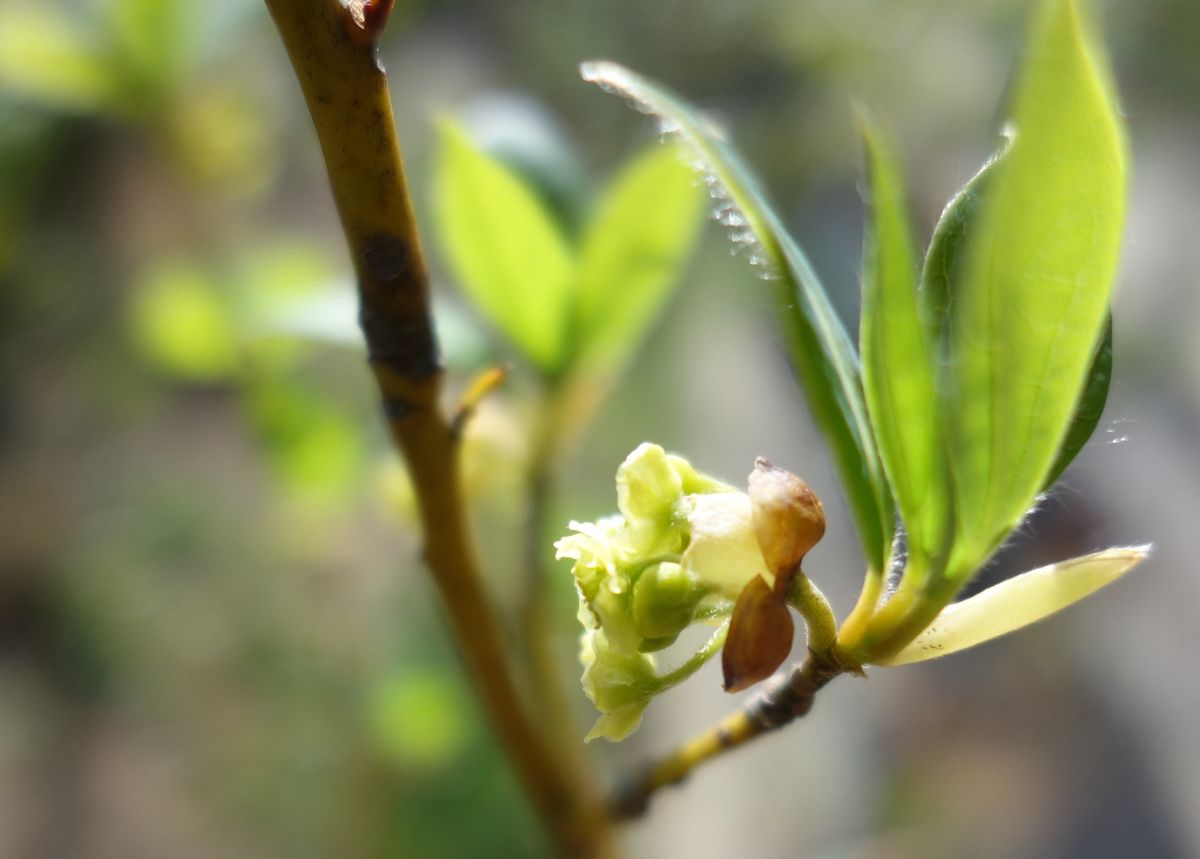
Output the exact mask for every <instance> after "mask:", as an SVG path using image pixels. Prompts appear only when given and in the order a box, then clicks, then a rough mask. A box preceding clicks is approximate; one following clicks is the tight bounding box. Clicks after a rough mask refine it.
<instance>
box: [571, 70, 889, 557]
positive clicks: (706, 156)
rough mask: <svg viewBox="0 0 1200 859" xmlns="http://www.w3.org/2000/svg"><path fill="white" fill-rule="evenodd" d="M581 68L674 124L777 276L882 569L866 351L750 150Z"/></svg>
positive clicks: (879, 480) (880, 480)
mask: <svg viewBox="0 0 1200 859" xmlns="http://www.w3.org/2000/svg"><path fill="white" fill-rule="evenodd" d="M581 71H582V74H583V77H584V79H585V80H587V81H590V82H593V83H596V84H598V85H599V86H600V87H601V88H602V89H604V90H605V91H607V92H612V93H616V94H619V95H622V96H624V97H625V98H626V99H628V100H629V101H630V102H632V103H633V105H634V106H635V107H636V108H637V109H638V110H641V111H642V112H645V113H650V114H654V115H655V116H657V117H658V118H659V122H660V126H661V127H662V128H663V130H664V131H668V132H672V133H674V134H676V135H677V136H678V138H679V139H680V140H681V141H682V142H683V143H684V144H685V145H686V146H687V148H688V149H689V151H690V155H691V156H692V158H693V159H694V161H695V163H696V167H697V169H698V170H699V171H700V172H701V174H702V175H703V177H704V179H705V182H706V183H707V184H708V185H709V190H710V194H711V195H712V196H713V197H714V199H715V200H716V201H717V205H718V209H717V216H718V219H719V220H720V221H722V223H724V224H725V225H726V226H728V227H730V230H731V237H732V238H733V239H734V241H735V242H737V243H739V244H744V245H746V246H747V249H748V252H749V253H750V255H751V260H752V262H753V263H754V264H755V265H757V266H759V267H760V269H761V270H762V271H763V272H764V273H765V274H766V275H767V277H768V279H769V281H770V283H771V285H772V288H773V290H774V292H775V297H776V300H777V304H778V307H779V318H780V320H781V323H782V326H783V333H784V336H785V338H786V341H787V346H788V350H789V354H790V357H791V360H792V364H793V366H794V367H795V369H796V372H797V374H798V375H799V377H800V379H801V381H802V382H803V385H804V390H805V394H806V396H807V399H808V405H809V408H810V409H811V411H812V414H813V418H814V419H815V421H816V423H817V425H818V426H819V427H820V428H821V431H822V432H823V433H824V434H825V437H826V440H827V442H828V443H829V445H830V447H831V448H832V451H833V457H834V461H835V462H836V463H837V466H838V470H839V473H840V476H841V478H842V483H843V488H844V490H845V492H846V495H847V498H848V500H849V502H850V508H851V510H852V511H853V513H854V517H855V520H856V523H857V525H858V529H859V534H860V536H861V539H862V541H863V548H864V551H865V553H866V556H867V561H868V564H869V565H870V566H871V567H872V568H873V569H874V570H875V571H876V572H878V571H879V570H881V569H883V567H884V566H885V564H886V560H887V554H888V552H889V551H890V548H891V538H892V530H893V514H892V509H891V496H890V494H889V492H888V488H887V481H886V479H885V477H884V474H883V468H882V466H881V465H880V462H879V455H878V453H877V452H876V449H875V443H874V440H873V438H872V435H871V429H870V424H869V422H868V419H867V411H866V406H865V404H864V403H863V395H862V381H861V379H860V376H859V367H858V357H857V355H856V354H855V350H854V346H853V344H852V343H851V341H850V338H849V337H848V336H847V334H846V331H845V328H844V327H843V326H842V324H841V321H840V320H839V319H838V317H837V314H836V313H835V312H834V310H833V307H832V306H831V305H830V303H829V299H828V297H827V296H826V295H825V291H824V289H823V287H822V286H821V284H820V282H819V281H818V279H817V276H816V274H815V273H814V272H813V270H812V267H811V266H810V265H809V262H808V260H807V259H806V258H805V256H804V253H803V252H802V251H801V250H800V248H799V247H798V246H797V245H796V243H795V242H794V241H793V240H792V238H791V237H790V236H789V235H788V234H787V232H786V231H785V230H784V229H783V226H782V224H781V222H780V220H779V217H778V216H777V215H776V214H775V213H774V211H773V210H772V209H771V207H770V205H769V204H768V203H767V201H766V199H765V197H764V196H763V194H762V192H761V191H760V190H759V188H758V183H757V182H756V180H755V179H754V177H753V175H752V174H751V172H750V171H749V170H748V169H747V168H746V167H745V166H744V165H743V163H742V161H741V158H740V157H739V156H738V155H737V153H736V152H735V151H734V150H733V148H732V147H731V146H730V145H729V144H728V143H726V142H725V141H724V140H723V139H722V138H721V136H720V134H719V133H718V132H716V131H715V130H714V129H713V128H712V126H711V125H710V124H709V123H708V122H707V121H706V120H705V119H704V118H703V117H701V116H700V115H699V114H698V113H697V112H696V111H695V109H693V108H692V107H690V106H689V105H687V104H686V103H685V102H684V101H682V100H681V99H680V98H679V97H678V96H676V95H674V94H672V93H670V92H668V91H667V90H666V89H664V88H662V87H661V86H659V85H658V84H655V83H652V82H651V81H649V80H647V79H645V78H643V77H641V76H639V75H637V74H635V73H634V72H631V71H630V70H629V69H626V68H624V67H622V66H619V65H617V64H615V63H608V62H595V63H585V64H584V65H583V67H582V69H581Z"/></svg>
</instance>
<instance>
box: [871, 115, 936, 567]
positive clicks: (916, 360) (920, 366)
mask: <svg viewBox="0 0 1200 859" xmlns="http://www.w3.org/2000/svg"><path fill="white" fill-rule="evenodd" d="M863 139H864V142H865V144H866V151H867V163H868V173H869V176H870V197H869V201H868V204H869V205H868V210H869V215H868V229H867V235H866V239H865V241H864V247H863V308H862V320H861V331H860V334H859V348H860V349H861V350H862V363H863V367H862V374H863V389H864V391H865V393H866V402H867V410H868V412H869V413H870V416H871V425H872V427H873V428H874V431H875V439H876V442H877V443H878V445H879V454H880V457H881V458H882V460H883V465H884V467H885V469H886V471H887V476H888V479H889V481H890V482H891V487H892V494H893V496H894V497H895V499H896V506H897V507H898V508H899V510H900V518H901V519H902V520H903V522H904V526H905V530H906V533H907V537H908V549H909V554H910V556H911V557H913V558H914V559H915V560H917V561H918V563H921V564H924V563H925V562H926V561H927V560H928V559H929V558H932V557H934V556H937V555H940V554H941V553H942V551H943V547H944V544H945V542H946V540H947V537H948V533H949V528H950V510H951V507H950V497H951V484H950V473H949V466H948V463H947V461H946V454H945V446H944V443H943V440H942V432H941V416H940V414H939V410H938V398H937V393H936V390H935V388H934V365H933V362H932V360H931V356H930V347H929V343H928V342H927V339H926V331H925V329H924V326H923V325H922V321H921V314H920V311H919V309H918V299H917V263H916V259H915V257H914V255H913V250H912V234H911V230H910V228H909V224H908V214H907V212H906V202H905V193H904V184H903V180H902V178H901V174H900V171H899V170H898V169H897V166H896V163H895V159H894V158H893V156H892V154H891V152H890V151H889V149H888V147H887V145H886V143H885V142H884V140H883V139H882V138H881V137H880V135H879V134H878V133H877V132H876V131H875V130H874V129H873V128H872V127H871V126H870V124H869V123H868V122H866V121H864V123H863Z"/></svg>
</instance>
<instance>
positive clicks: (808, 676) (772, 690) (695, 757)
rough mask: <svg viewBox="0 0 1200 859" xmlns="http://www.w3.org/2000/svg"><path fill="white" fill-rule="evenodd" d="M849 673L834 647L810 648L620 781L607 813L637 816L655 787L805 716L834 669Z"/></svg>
mask: <svg viewBox="0 0 1200 859" xmlns="http://www.w3.org/2000/svg"><path fill="white" fill-rule="evenodd" d="M848 672H849V673H853V672H855V669H853V668H848V667H846V666H844V665H843V664H842V663H841V662H839V661H838V659H837V656H836V651H835V650H833V649H830V650H827V651H826V652H825V654H824V655H818V654H816V653H813V652H812V651H810V652H809V654H808V658H807V659H805V660H804V662H802V663H800V664H799V665H796V666H794V667H793V668H792V669H791V670H790V671H788V672H786V673H784V674H778V675H776V676H775V677H774V678H772V679H771V680H770V681H768V682H767V684H766V685H765V687H764V688H763V690H762V691H761V692H760V693H759V694H758V695H756V696H755V697H754V698H753V699H752V700H751V701H750V702H749V703H748V704H747V705H746V707H745V708H744V709H742V710H739V711H738V712H736V713H733V714H731V715H729V716H727V717H726V718H725V719H723V720H722V721H720V722H718V723H717V724H716V725H714V726H713V727H711V728H709V729H708V730H707V731H705V732H704V733H702V734H699V735H698V736H696V737H693V738H692V739H691V740H689V741H688V742H686V743H684V744H683V745H682V746H680V747H679V748H678V749H676V750H675V751H674V752H672V753H671V754H669V755H667V756H666V757H664V758H661V759H660V760H658V761H655V762H653V763H650V764H648V765H647V766H645V767H643V768H642V769H641V770H640V771H638V772H637V773H635V774H634V776H633V777H632V778H631V779H629V780H628V781H626V782H624V783H622V784H619V785H618V786H617V789H616V790H615V791H614V792H613V796H612V797H611V800H610V802H609V813H610V814H611V815H612V817H613V819H614V820H632V819H635V818H638V817H641V816H642V815H643V814H645V813H646V809H647V808H648V807H649V805H650V800H651V799H652V798H653V796H654V794H655V793H657V792H658V791H659V790H660V789H662V788H664V787H670V786H671V785H675V784H679V782H681V781H683V780H684V779H685V778H687V777H688V776H689V775H690V774H691V772H692V771H693V770H694V769H696V767H698V766H700V764H702V763H704V762H705V761H708V760H711V759H713V758H715V757H717V756H718V755H720V754H723V753H724V752H727V751H730V750H731V749H736V748H738V747H739V746H742V745H744V744H745V743H748V742H749V741H750V740H753V739H754V738H755V737H760V736H762V735H763V734H768V733H771V732H772V731H776V730H778V729H779V728H782V727H783V726H784V725H787V724H789V723H791V722H793V721H794V720H796V719H799V718H801V717H803V716H805V715H807V713H808V711H809V710H811V709H812V705H813V701H814V699H815V697H816V694H817V692H818V691H819V690H820V689H821V688H822V687H824V686H825V684H827V683H828V682H829V681H830V680H832V679H833V678H835V677H837V676H838V675H839V674H845V673H848Z"/></svg>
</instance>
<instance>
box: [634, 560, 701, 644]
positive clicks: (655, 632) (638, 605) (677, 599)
mask: <svg viewBox="0 0 1200 859" xmlns="http://www.w3.org/2000/svg"><path fill="white" fill-rule="evenodd" d="M703 595H704V592H703V589H702V588H701V587H699V586H698V584H697V582H696V580H695V579H694V578H692V576H691V575H690V574H689V573H688V572H687V571H686V570H685V569H684V568H683V567H681V566H680V565H679V564H672V563H664V564H656V565H655V566H653V567H651V568H650V569H648V570H646V571H645V572H643V573H642V574H641V575H640V576H639V577H638V580H637V584H635V585H634V586H633V622H634V625H636V626H637V630H638V632H639V633H640V634H641V635H642V637H643V638H646V639H674V637H675V636H676V635H678V634H679V633H680V632H682V631H683V630H684V629H686V628H687V626H688V624H690V623H691V622H692V615H693V614H694V613H695V610H696V603H698V602H699V601H700V598H701V597H702V596H703ZM667 643H668V644H669V643H670V642H669V641H668V642H667Z"/></svg>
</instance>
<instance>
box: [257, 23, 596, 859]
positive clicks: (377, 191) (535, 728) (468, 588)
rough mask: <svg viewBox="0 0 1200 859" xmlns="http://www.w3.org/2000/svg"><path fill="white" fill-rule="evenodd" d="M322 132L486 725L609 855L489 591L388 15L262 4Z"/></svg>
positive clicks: (568, 824)
mask: <svg viewBox="0 0 1200 859" xmlns="http://www.w3.org/2000/svg"><path fill="white" fill-rule="evenodd" d="M265 2H266V5H267V8H268V9H269V10H270V12H271V15H272V17H273V18H274V19H275V23H276V26H277V27H278V29H279V33H280V35H281V36H282V38H283V43H284V45H285V47H286V48H287V52H288V56H289V57H290V59H291V62H292V66H293V67H294V69H295V71H296V77H297V79H298V80H299V82H300V87H301V89H302V90H303V92H304V98H305V101H306V102H307V104H308V109H309V112H310V114H311V115H312V119H313V124H314V125H315V126H316V130H317V137H318V138H319V140H320V144H321V149H322V152H323V153H324V156H325V164H326V168H327V170H328V173H329V179H330V184H331V186H332V189H333V196H334V200H335V202H336V204H337V209H338V213H339V215H340V217H341V221H342V226H343V228H344V230H345V234H346V240H347V243H348V244H349V248H350V253H351V257H352V259H353V263H354V269H355V272H356V274H357V277H358V288H359V298H360V308H361V309H360V322H361V324H362V329H363V333H364V335H365V337H366V341H367V351H368V358H369V361H370V365H371V369H372V371H373V373H374V375H375V379H376V382H377V383H378V387H379V391H380V394H381V396H382V404H383V409H384V413H385V415H386V417H387V420H388V424H389V426H390V428H391V434H392V437H393V439H394V440H395V443H396V445H397V447H398V448H399V449H400V451H401V452H402V453H403V455H404V457H405V459H406V460H407V463H408V467H409V471H410V473H411V475H412V480H413V484H414V487H415V489H416V495H417V499H418V502H419V506H420V511H421V521H422V526H423V529H424V539H425V559H426V561H427V563H428V566H429V569H430V572H431V573H432V575H433V579H434V581H435V583H436V584H437V587H438V590H439V592H440V594H441V597H442V600H443V602H444V604H445V607H446V611H447V614H448V616H449V620H450V623H451V624H452V626H453V627H454V631H455V633H456V635H457V638H458V642H459V646H460V649H461V651H462V653H463V657H464V659H465V661H466V663H467V667H468V670H469V672H470V676H471V680H472V681H473V683H474V685H475V688H476V689H477V691H478V694H479V696H480V698H481V699H482V702H483V704H484V707H485V709H486V712H487V715H488V717H489V719H490V721H491V724H492V725H493V726H494V729H495V730H496V732H497V734H498V735H499V736H500V738H501V740H502V741H503V743H504V745H505V747H506V748H507V750H508V754H509V757H510V758H511V759H512V761H513V764H514V766H515V768H516V770H517V772H518V774H519V776H520V778H521V781H522V783H523V785H524V787H525V789H526V791H527V792H528V794H529V796H530V798H531V799H532V801H533V804H534V806H535V807H536V809H537V811H538V813H539V815H540V816H541V818H542V820H543V821H544V822H545V824H546V826H547V829H548V830H549V832H550V833H551V836H552V838H553V840H554V842H555V845H556V848H557V852H558V853H559V854H561V855H565V856H574V857H594V856H605V855H609V852H610V846H609V839H608V830H607V819H606V816H605V815H604V814H603V813H602V812H601V811H597V810H596V808H595V806H594V804H593V803H592V802H591V801H590V797H589V795H588V791H587V790H586V786H585V785H583V784H582V783H580V782H578V781H576V780H574V779H572V777H571V773H570V772H569V771H568V770H567V769H566V768H565V767H564V766H562V765H561V763H560V762H559V760H558V759H557V758H556V756H555V755H554V754H553V753H552V751H551V748H550V746H549V745H548V744H547V742H546V739H545V735H544V734H543V732H542V731H541V730H540V727H539V725H538V724H537V723H536V722H535V721H534V720H533V718H532V717H531V712H530V710H529V709H528V708H527V707H526V706H525V702H523V701H522V700H521V698H520V696H519V694H518V691H517V686H516V683H515V680H514V676H513V672H512V669H511V666H510V665H509V662H508V658H507V651H506V647H505V643H504V637H503V635H502V634H501V629H500V625H499V623H498V621H497V619H496V615H495V613H494V611H493V608H492V606H491V604H490V603H489V601H488V599H487V597H486V595H485V593H484V589H483V586H482V581H481V576H480V570H479V562H478V558H477V556H476V551H475V548H474V543H473V540H472V539H471V535H470V533H469V530H468V526H467V522H466V515H465V507H464V503H463V497H462V494H461V487H460V482H459V475H458V445H457V433H456V432H455V431H454V429H455V428H454V421H453V418H452V417H448V416H447V415H446V414H445V413H444V412H443V411H442V408H441V406H440V404H439V397H440V394H441V388H442V376H441V368H440V364H439V360H438V353H437V344H436V342H435V339H434V334H433V326H432V323H431V319H430V305H429V288H428V278H427V274H426V269H425V262H424V257H423V254H422V251H421V245H420V242H419V240H418V237H417V232H416V227H415V223H414V217H413V210H412V204H411V201H410V199H409V194H408V188H407V184H406V180H405V176H404V168H403V162H402V160H401V156H400V148H399V144H398V142H397V139H396V134H395V129H394V125H393V119H392V110H391V101H390V97H389V92H388V85H387V78H386V76H385V75H384V72H383V70H382V69H381V68H380V66H379V63H378V62H377V60H376V55H375V45H374V39H375V38H376V37H377V36H378V33H379V31H380V30H381V29H382V23H383V22H382V21H381V20H380V15H381V14H382V12H381V10H384V11H386V8H387V7H388V6H389V5H390V4H386V3H377V2H366V3H364V2H352V3H349V4H344V3H342V2H340V0H265Z"/></svg>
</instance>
